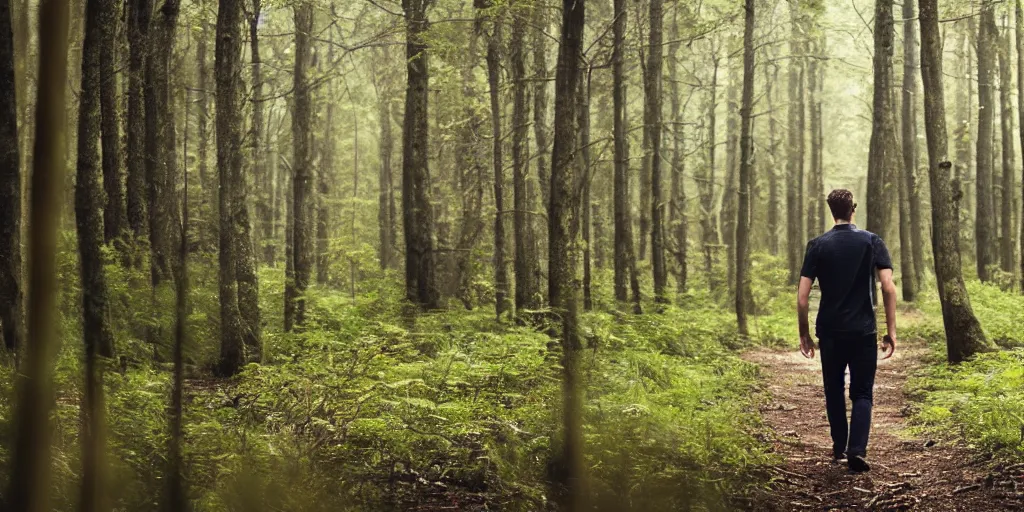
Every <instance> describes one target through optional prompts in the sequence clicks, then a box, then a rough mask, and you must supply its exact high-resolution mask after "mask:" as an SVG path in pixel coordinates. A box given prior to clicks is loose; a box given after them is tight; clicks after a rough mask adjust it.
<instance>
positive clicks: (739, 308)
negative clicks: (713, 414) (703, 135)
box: [736, 0, 754, 336]
mask: <svg viewBox="0 0 1024 512" xmlns="http://www.w3.org/2000/svg"><path fill="white" fill-rule="evenodd" d="M745 7H746V8H745V10H746V17H745V22H744V29H743V94H742V100H741V102H742V103H741V107H740V180H739V181H740V185H739V199H738V213H737V219H736V325H737V328H738V331H739V333H740V335H741V336H747V335H749V329H748V327H747V311H748V310H749V309H750V307H749V304H750V303H751V302H753V293H752V292H751V290H750V192H751V188H750V175H751V174H752V172H751V168H752V167H753V166H752V162H751V160H752V159H753V150H754V136H753V129H752V128H753V126H752V123H753V118H752V117H751V109H752V108H753V105H754V0H746V5H745Z"/></svg>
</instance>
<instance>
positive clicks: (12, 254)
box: [0, 0, 24, 352]
mask: <svg viewBox="0 0 1024 512" xmlns="http://www.w3.org/2000/svg"><path fill="white" fill-rule="evenodd" d="M11 12H12V11H11V4H10V1H9V0H0V91H2V92H0V218H2V219H4V221H3V222H0V340H2V341H3V344H4V347H6V348H7V350H9V351H11V352H14V351H17V350H19V349H20V348H21V347H22V346H23V343H24V341H23V336H24V331H23V326H22V316H21V307H22V297H23V293H22V287H21V280H22V275H21V204H22V203H21V160H20V155H19V151H18V149H19V145H20V141H19V139H18V100H17V96H18V95H23V94H24V91H21V90H19V91H18V92H17V94H15V56H14V30H13V26H12V20H11ZM22 129H24V127H23V128H22Z"/></svg>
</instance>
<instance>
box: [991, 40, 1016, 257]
mask: <svg viewBox="0 0 1024 512" xmlns="http://www.w3.org/2000/svg"><path fill="white" fill-rule="evenodd" d="M1000 39H1002V40H1001V41H1000V44H999V111H1000V113H1001V116H1000V122H999V124H1000V128H1001V136H1002V137H1001V140H1002V144H1003V151H1002V156H1003V158H1002V164H1003V169H1002V171H1003V175H1002V178H1003V179H1002V183H1001V187H1000V188H1001V192H1002V194H1001V198H1002V204H1001V205H1000V206H1001V211H1000V214H999V215H996V218H997V219H999V224H1000V226H1001V227H1002V229H1001V232H1000V236H999V249H1000V251H999V262H1000V268H1001V269H1002V270H1003V272H1007V273H1009V274H1011V275H1012V274H1013V271H1014V267H1015V265H1014V263H1015V262H1014V261H1013V259H1014V254H1013V253H1014V250H1013V237H1014V233H1013V231H1014V230H1013V210H1014V208H1013V202H1014V196H1016V187H1015V185H1014V181H1015V180H1014V179H1013V174H1014V168H1013V99H1012V98H1011V95H1012V94H1013V78H1012V75H1011V71H1010V68H1011V64H1010V58H1011V56H1012V53H1011V52H1012V50H1011V49H1010V32H1009V29H1007V30H1006V31H1005V34H1004V35H1003V36H1002V37H1000Z"/></svg>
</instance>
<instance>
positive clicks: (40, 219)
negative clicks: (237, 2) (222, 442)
mask: <svg viewBox="0 0 1024 512" xmlns="http://www.w3.org/2000/svg"><path fill="white" fill-rule="evenodd" d="M68 17H69V14H68V2H67V1H66V0H42V2H41V3H40V4H39V34H40V38H39V75H38V81H37V82H36V83H37V93H36V111H35V130H36V132H35V137H34V139H33V140H34V147H33V150H32V151H33V154H32V180H31V181H32V182H31V185H30V190H31V197H30V198H29V207H30V209H31V210H30V214H29V219H28V223H29V226H31V230H29V232H28V257H27V258H26V261H28V262H29V266H28V270H29V273H28V289H29V290H31V293H29V294H28V308H27V311H28V331H27V334H26V340H30V341H27V342H26V343H25V347H24V353H25V357H24V362H23V363H22V364H21V366H20V368H19V373H18V376H17V379H16V381H15V389H16V392H17V397H16V399H15V400H16V402H15V406H14V414H13V415H12V416H11V417H12V418H13V422H12V423H13V425H12V426H13V430H14V442H13V443H12V444H11V447H12V448H13V450H12V451H13V454H12V455H11V461H10V468H12V470H11V471H10V474H11V479H10V482H9V486H8V488H7V492H6V493H5V494H4V497H3V498H0V499H2V500H3V502H2V503H0V508H2V509H4V510H15V511H23V512H47V511H49V510H50V499H49V496H50V494H51V492H52V489H51V487H50V472H51V470H50V467H51V458H50V438H51V433H52V430H51V427H50V409H51V406H52V405H53V402H54V395H53V364H54V356H55V354H56V350H57V342H58V339H57V325H58V323H59V322H58V315H57V274H58V272H57V265H56V259H57V235H58V229H59V226H60V218H61V207H62V202H63V199H64V198H63V193H62V190H63V188H64V165H65V153H64V151H65V135H66V134H65V126H66V124H67V120H66V114H67V113H66V111H65V109H66V104H65V99H66V89H67V72H68V66H67V58H68ZM5 172H6V171H5Z"/></svg>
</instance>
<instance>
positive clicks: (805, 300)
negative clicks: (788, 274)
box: [796, 276, 814, 358]
mask: <svg viewBox="0 0 1024 512" xmlns="http://www.w3.org/2000/svg"><path fill="white" fill-rule="evenodd" d="M812 284H814V281H813V280H812V279H811V278H809V277H804V276H801V277H800V288H799V289H798V290H797V293H796V317H797V323H798V324H799V326H800V353H802V354H803V355H804V357H807V358H812V357H814V340H812V339H811V327H810V324H809V323H808V321H807V313H808V310H810V299H811V285H812Z"/></svg>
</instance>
